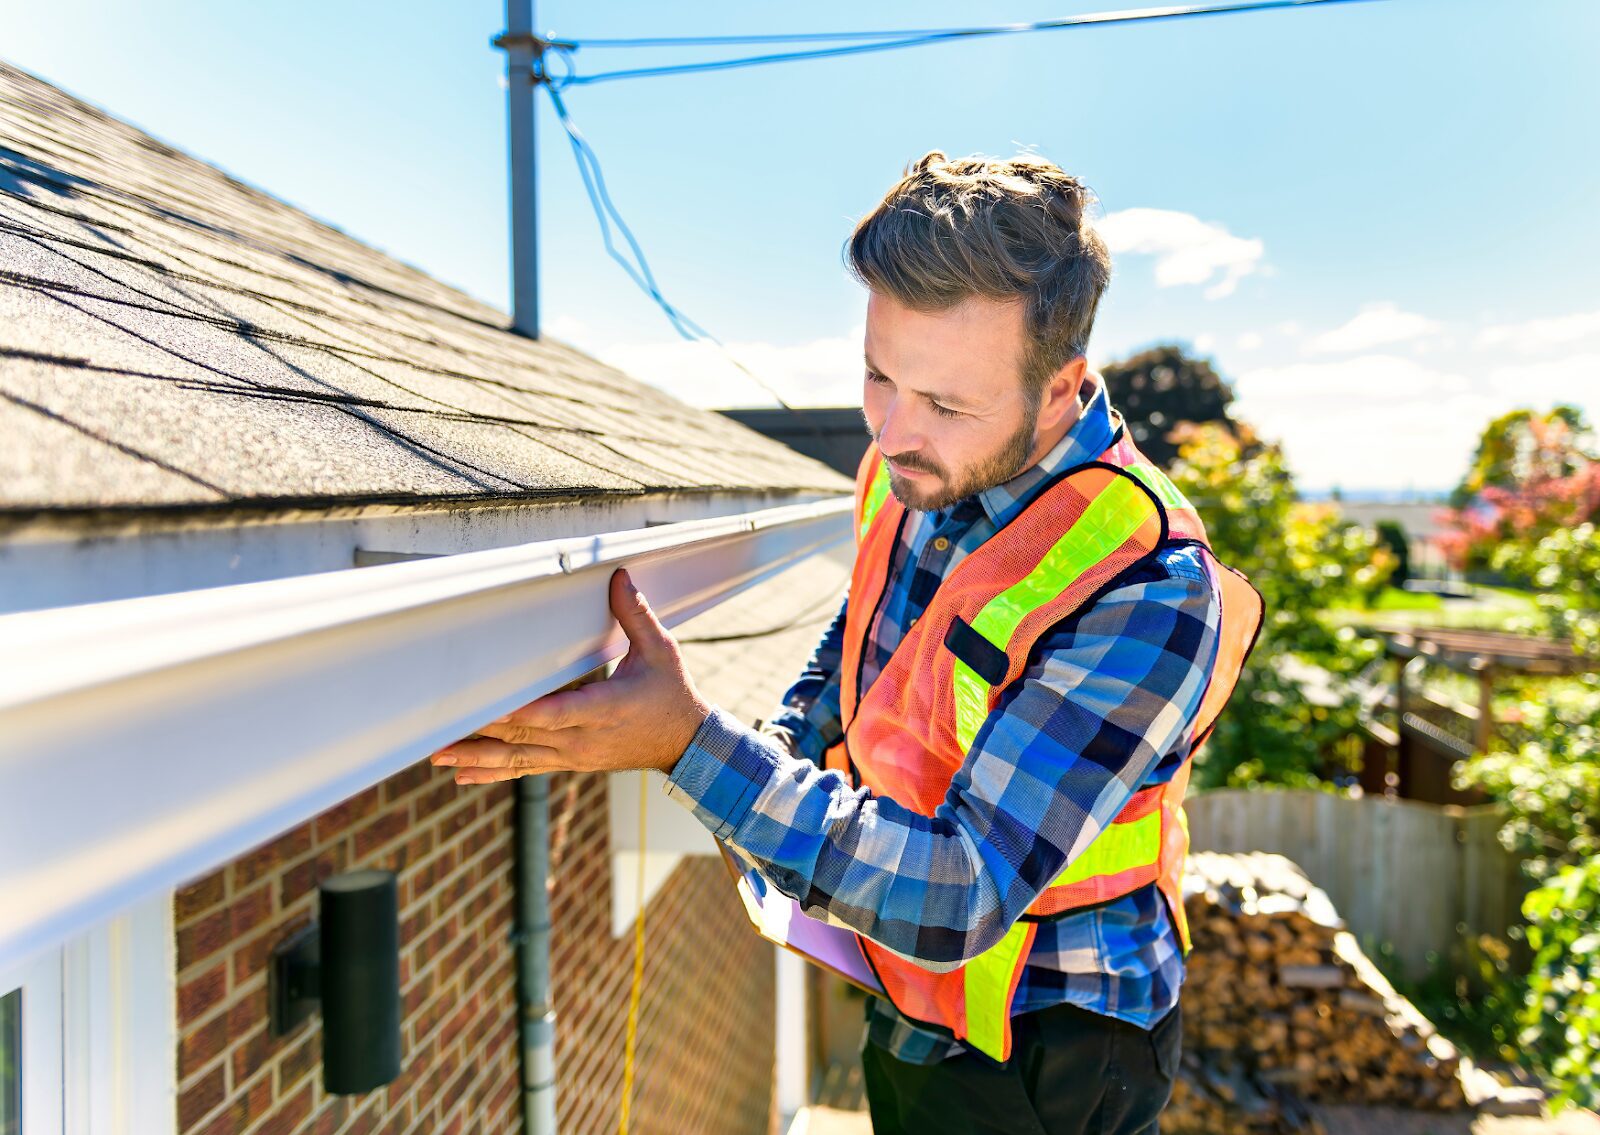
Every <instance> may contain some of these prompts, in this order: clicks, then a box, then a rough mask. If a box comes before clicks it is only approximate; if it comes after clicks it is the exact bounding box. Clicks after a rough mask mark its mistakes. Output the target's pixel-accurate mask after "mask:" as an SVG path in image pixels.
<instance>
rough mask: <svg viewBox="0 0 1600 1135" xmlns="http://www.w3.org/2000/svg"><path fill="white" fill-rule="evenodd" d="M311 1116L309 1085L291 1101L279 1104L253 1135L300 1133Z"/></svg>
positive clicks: (289, 1134)
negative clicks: (302, 1125) (302, 1126)
mask: <svg viewBox="0 0 1600 1135" xmlns="http://www.w3.org/2000/svg"><path fill="white" fill-rule="evenodd" d="M310 1115H311V1085H310V1084H307V1085H306V1086H305V1087H303V1088H301V1089H300V1090H299V1091H298V1092H296V1093H295V1094H294V1095H293V1096H292V1097H291V1098H290V1099H288V1100H285V1101H284V1102H282V1103H280V1104H278V1106H277V1108H275V1109H274V1110H273V1112H272V1115H271V1117H270V1118H269V1119H268V1120H267V1121H266V1122H265V1123H263V1124H262V1125H261V1126H260V1127H257V1128H256V1129H255V1131H254V1132H252V1135H291V1133H298V1132H299V1131H300V1127H301V1124H303V1123H304V1122H305V1121H306V1119H307V1117H309V1116H310Z"/></svg>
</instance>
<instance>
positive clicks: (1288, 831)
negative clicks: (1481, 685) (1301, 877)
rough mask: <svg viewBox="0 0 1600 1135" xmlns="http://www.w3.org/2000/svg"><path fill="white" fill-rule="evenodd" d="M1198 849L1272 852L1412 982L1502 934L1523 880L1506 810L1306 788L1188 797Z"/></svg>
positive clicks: (1518, 902)
mask: <svg viewBox="0 0 1600 1135" xmlns="http://www.w3.org/2000/svg"><path fill="white" fill-rule="evenodd" d="M1184 809H1185V810H1186V811H1187V812H1188V814H1189V832H1190V841H1191V843H1190V847H1191V850H1194V851H1234V852H1237V851H1270V852H1276V853H1277V854H1279V855H1285V856H1287V857H1288V858H1290V859H1292V860H1294V862H1295V863H1297V864H1298V865H1299V866H1300V869H1301V870H1303V871H1304V872H1305V873H1306V875H1307V876H1308V877H1309V878H1310V879H1311V881H1312V882H1313V883H1315V884H1316V885H1317V886H1319V887H1321V888H1322V889H1323V890H1324V891H1326V892H1327V893H1328V897H1329V898H1330V899H1332V900H1333V903H1334V905H1335V906H1336V907H1338V909H1339V913H1340V914H1341V915H1342V916H1343V917H1344V920H1345V923H1346V925H1347V926H1348V928H1349V929H1350V931H1351V932H1352V933H1353V934H1355V936H1356V938H1357V939H1358V940H1359V941H1360V942H1361V944H1362V946H1363V947H1365V948H1366V949H1367V950H1368V951H1369V952H1370V951H1373V950H1375V949H1376V948H1377V947H1378V945H1379V944H1380V943H1388V944H1389V945H1390V946H1392V947H1393V949H1394V953H1395V956H1396V958H1397V959H1398V960H1399V962H1400V963H1401V965H1403V966H1404V967H1405V970H1406V973H1407V975H1408V976H1411V977H1420V976H1421V975H1422V974H1424V973H1425V972H1426V971H1427V969H1428V964H1429V963H1428V954H1429V952H1430V951H1431V952H1436V953H1438V954H1441V955H1443V954H1446V953H1447V952H1448V951H1449V950H1450V947H1451V946H1452V944H1453V943H1455V942H1457V941H1458V940H1459V939H1460V938H1461V937H1462V936H1463V935H1476V934H1480V933H1488V934H1494V935H1497V936H1500V937H1504V935H1505V931H1506V929H1507V927H1509V926H1512V925H1515V924H1517V923H1519V922H1520V921H1521V906H1522V896H1523V895H1524V894H1526V892H1527V887H1528V884H1527V882H1526V881H1525V879H1524V878H1523V876H1522V873H1521V871H1520V869H1519V865H1518V862H1517V860H1516V858H1515V857H1513V856H1512V855H1511V854H1510V853H1509V852H1507V851H1506V850H1505V849H1504V848H1503V847H1501V846H1500V843H1499V840H1498V839H1496V837H1495V833H1496V832H1497V831H1498V830H1499V828H1500V824H1501V822H1502V811H1501V807H1500V805H1497V804H1484V805H1477V806H1474V807H1467V808H1462V807H1456V806H1451V805H1436V804H1420V803H1417V802H1415V801H1411V800H1388V799H1384V798H1382V797H1375V796H1367V797H1361V798H1354V799H1353V798H1351V797H1347V796H1335V795H1331V794H1329V793H1325V792H1312V791H1308V790H1299V789H1281V790H1249V789H1231V788H1229V789H1218V790H1215V791H1211V792H1202V793H1197V794H1196V795H1193V796H1190V797H1189V798H1188V799H1186V800H1185V801H1184Z"/></svg>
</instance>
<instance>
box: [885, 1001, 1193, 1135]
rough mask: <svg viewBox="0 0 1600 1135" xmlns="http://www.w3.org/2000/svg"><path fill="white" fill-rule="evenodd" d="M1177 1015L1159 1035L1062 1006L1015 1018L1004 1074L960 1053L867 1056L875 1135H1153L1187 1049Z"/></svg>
mask: <svg viewBox="0 0 1600 1135" xmlns="http://www.w3.org/2000/svg"><path fill="white" fill-rule="evenodd" d="M1178 1010H1179V1006H1177V1005H1174V1006H1173V1007H1172V1010H1171V1012H1169V1013H1168V1014H1167V1015H1166V1016H1165V1017H1163V1018H1161V1020H1159V1021H1157V1022H1156V1026H1155V1028H1154V1029H1153V1030H1149V1031H1146V1030H1145V1029H1141V1028H1139V1027H1138V1026H1137V1025H1130V1024H1129V1023H1128V1022H1126V1021H1119V1020H1117V1019H1116V1018H1115V1017H1107V1016H1105V1015H1103V1014H1100V1013H1091V1012H1089V1011H1088V1010H1087V1009H1080V1008H1078V1007H1077V1006H1076V1005H1057V1006H1055V1007H1054V1008H1050V1009H1044V1010H1041V1011H1039V1012H1037V1013H1024V1014H1022V1015H1021V1016H1019V1017H1015V1018H1013V1019H1012V1022H1011V1026H1012V1029H1013V1035H1012V1042H1011V1059H1010V1060H1008V1061H1006V1063H1005V1064H1004V1065H999V1064H995V1063H994V1062H992V1061H988V1060H985V1059H984V1058H983V1057H982V1056H978V1055H975V1054H974V1053H972V1052H970V1051H969V1052H963V1053H962V1054H961V1055H959V1056H953V1057H951V1058H950V1059H948V1060H944V1061H941V1062H940V1063H938V1064H930V1065H927V1066H925V1067H924V1066H921V1065H917V1064H906V1063H904V1062H902V1061H899V1060H896V1059H894V1058H893V1057H892V1056H890V1055H889V1054H888V1053H887V1052H885V1051H884V1050H883V1049H881V1048H879V1047H877V1046H876V1045H874V1044H868V1045H866V1046H865V1048H864V1049H863V1051H862V1053H861V1063H862V1068H863V1070H864V1071H865V1073H866V1085H867V1104H868V1106H869V1107H870V1108H871V1111H872V1130H873V1133H874V1135H934V1133H937V1132H945V1131H948V1132H952V1133H953V1132H962V1133H967V1132H992V1133H994V1135H1000V1133H1002V1132H1003V1133H1005V1135H1013V1133H1015V1135H1156V1132H1157V1131H1158V1130H1159V1128H1158V1127H1157V1125H1156V1121H1157V1119H1158V1117H1159V1116H1160V1115H1161V1109H1162V1108H1164V1107H1166V1106H1167V1100H1168V1098H1169V1097H1170V1096H1171V1095H1172V1080H1173V1077H1174V1076H1176V1075H1177V1072H1178V1049H1179V1047H1180V1045H1181V1044H1182V1040H1183V1022H1182V1020H1181V1018H1180V1017H1179V1015H1178Z"/></svg>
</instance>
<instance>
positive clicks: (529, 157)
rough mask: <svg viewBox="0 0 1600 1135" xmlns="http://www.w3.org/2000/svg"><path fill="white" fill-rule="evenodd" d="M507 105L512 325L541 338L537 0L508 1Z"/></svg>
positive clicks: (500, 43)
mask: <svg viewBox="0 0 1600 1135" xmlns="http://www.w3.org/2000/svg"><path fill="white" fill-rule="evenodd" d="M495 42H496V45H497V46H500V47H503V48H504V49H505V52H506V82H507V91H506V109H507V127H508V130H509V132H510V151H511V159H510V160H511V171H510V172H511V329H512V330H513V331H516V332H518V333H519V334H522V335H526V336H527V337H528V338H530V339H537V338H538V337H539V194H538V178H537V174H536V172H535V163H536V162H537V160H538V151H537V150H536V148H535V139H534V121H535V117H534V104H533V95H534V85H535V84H534V75H533V65H534V62H535V60H537V59H538V58H539V56H540V54H541V53H542V48H543V44H542V43H541V42H540V41H539V40H538V38H537V37H536V35H535V33H534V30H533V0H506V34H505V35H503V36H501V37H500V38H499V39H497V40H496V41H495Z"/></svg>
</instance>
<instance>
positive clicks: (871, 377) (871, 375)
mask: <svg viewBox="0 0 1600 1135" xmlns="http://www.w3.org/2000/svg"><path fill="white" fill-rule="evenodd" d="M867 381H868V382H888V381H889V380H888V379H887V378H884V377H883V375H881V374H879V373H878V372H877V371H875V370H869V371H868V372H867Z"/></svg>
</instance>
